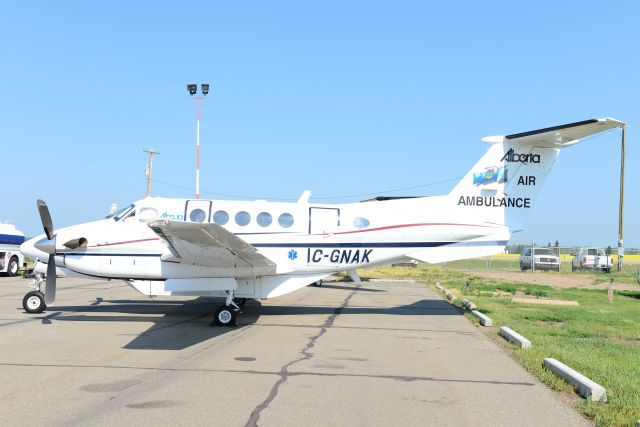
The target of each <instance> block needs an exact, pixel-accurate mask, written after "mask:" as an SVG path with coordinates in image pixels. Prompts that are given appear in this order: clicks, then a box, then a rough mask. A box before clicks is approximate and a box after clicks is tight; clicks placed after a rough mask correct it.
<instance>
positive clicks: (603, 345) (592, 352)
mask: <svg viewBox="0 0 640 427" xmlns="http://www.w3.org/2000/svg"><path fill="white" fill-rule="evenodd" d="M361 274H362V276H363V277H365V276H366V277H370V278H374V277H375V278H402V279H416V280H418V281H423V282H425V283H428V284H430V285H431V286H433V285H434V284H435V282H436V281H438V282H440V283H441V284H442V285H443V286H444V287H446V288H448V289H450V290H452V292H454V293H455V294H456V295H459V296H464V297H465V298H468V299H469V300H471V301H473V302H474V303H475V304H476V305H477V306H478V309H479V310H480V311H481V312H483V313H486V314H487V315H488V316H489V317H491V318H492V319H493V321H494V327H493V328H491V330H490V331H489V334H490V335H492V336H493V337H494V339H496V340H497V341H500V342H502V340H501V339H498V338H497V331H498V329H499V328H500V326H508V327H510V328H512V329H514V330H515V331H517V332H518V333H520V334H522V335H524V336H525V337H527V338H528V339H529V340H531V342H532V344H533V346H532V348H531V349H528V350H521V349H518V348H516V347H515V346H513V345H511V344H507V343H505V344H504V345H505V346H506V347H508V348H510V349H512V351H513V355H514V357H515V358H516V359H517V360H518V361H519V362H520V363H521V364H522V365H523V366H524V368H525V369H527V370H528V371H529V372H531V373H533V374H534V375H536V376H537V377H538V378H539V379H540V380H541V381H543V382H544V383H546V384H548V385H549V386H550V387H551V388H553V389H555V390H560V391H565V392H573V391H572V388H571V386H569V385H568V384H567V383H565V382H564V381H562V380H560V379H559V378H557V377H556V376H555V375H553V374H552V373H551V372H550V371H549V370H548V369H546V368H545V367H544V366H543V359H544V358H545V357H553V358H555V359H558V360H559V361H561V362H563V363H565V364H566V365H569V366H571V367H572V368H574V369H576V370H578V371H580V372H582V373H583V374H584V375H586V376H587V377H589V378H591V379H592V380H594V381H595V382H597V383H599V384H601V385H603V386H604V387H605V388H606V389H607V396H608V401H607V402H606V403H599V402H591V401H582V403H581V404H579V410H581V411H582V412H583V413H585V414H586V415H587V416H589V417H590V418H592V419H594V420H595V422H596V423H597V425H603V426H635V425H636V421H637V420H640V286H638V291H620V292H616V294H615V296H614V303H613V304H609V303H608V300H607V291H606V290H590V289H575V288H569V289H554V288H552V287H550V286H542V285H530V284H523V283H508V282H501V283H498V282H497V281H494V280H491V279H487V278H479V277H477V276H473V274H472V273H469V272H462V271H452V270H445V269H443V268H442V267H440V266H438V267H436V266H422V267H421V268H391V267H381V268H377V269H367V270H362V271H361ZM560 274H563V273H560ZM581 274H589V273H581ZM594 280H597V277H594ZM467 282H468V283H469V287H467V286H466V284H467ZM520 294H523V295H535V296H537V297H544V298H554V299H555V298H557V299H566V300H573V301H577V302H578V303H579V306H552V305H533V304H517V303H513V302H511V298H512V296H514V295H520ZM470 319H473V318H472V317H470ZM473 321H475V319H474V320H473Z"/></svg>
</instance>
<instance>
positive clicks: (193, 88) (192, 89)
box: [187, 83, 209, 199]
mask: <svg viewBox="0 0 640 427" xmlns="http://www.w3.org/2000/svg"><path fill="white" fill-rule="evenodd" d="M200 90H201V92H202V94H203V95H204V96H207V94H208V93H209V84H208V83H203V84H201V85H200ZM187 91H188V92H189V95H191V99H195V100H197V101H198V112H197V123H196V199H199V198H200V101H202V100H204V99H206V98H204V97H202V96H196V97H195V98H194V97H193V96H194V95H196V94H197V93H198V85H196V84H188V85H187Z"/></svg>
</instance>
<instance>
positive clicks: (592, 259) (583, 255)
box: [571, 248, 613, 273]
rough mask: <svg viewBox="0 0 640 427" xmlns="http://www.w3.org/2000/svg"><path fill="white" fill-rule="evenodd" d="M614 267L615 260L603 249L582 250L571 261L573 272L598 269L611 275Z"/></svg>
mask: <svg viewBox="0 0 640 427" xmlns="http://www.w3.org/2000/svg"><path fill="white" fill-rule="evenodd" d="M611 267H613V258H612V257H611V256H610V255H607V254H605V253H604V250H603V249H602V248H580V249H578V252H576V254H575V256H574V257H573V259H572V260H571V271H576V270H579V269H591V268H597V269H600V270H602V271H606V272H607V273H609V272H610V271H611Z"/></svg>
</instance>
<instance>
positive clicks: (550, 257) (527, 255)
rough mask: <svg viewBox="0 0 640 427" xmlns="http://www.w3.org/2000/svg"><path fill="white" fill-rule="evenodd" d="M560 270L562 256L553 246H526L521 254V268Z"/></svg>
mask: <svg viewBox="0 0 640 427" xmlns="http://www.w3.org/2000/svg"><path fill="white" fill-rule="evenodd" d="M532 268H533V269H534V270H555V271H560V258H559V257H558V256H557V255H556V253H555V252H554V250H553V249H551V248H524V250H523V251H522V253H521V254H520V270H522V271H525V270H531V269H532Z"/></svg>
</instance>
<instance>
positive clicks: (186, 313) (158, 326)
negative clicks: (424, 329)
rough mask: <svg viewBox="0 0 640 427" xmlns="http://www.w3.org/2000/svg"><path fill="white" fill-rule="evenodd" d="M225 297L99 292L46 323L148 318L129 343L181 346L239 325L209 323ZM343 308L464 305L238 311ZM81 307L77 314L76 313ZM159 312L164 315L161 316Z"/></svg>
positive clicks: (249, 309)
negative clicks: (117, 296) (118, 296)
mask: <svg viewBox="0 0 640 427" xmlns="http://www.w3.org/2000/svg"><path fill="white" fill-rule="evenodd" d="M222 301H223V299H220V298H207V297H200V298H196V299H194V300H190V301H170V300H167V301H164V300H162V301H158V300H156V301H153V300H103V299H101V298H96V302H95V303H93V304H91V305H82V306H54V307H51V308H49V311H48V312H47V313H45V314H47V315H46V316H45V317H43V318H42V323H43V324H51V323H53V322H58V321H65V322H148V323H153V326H151V327H150V328H149V329H147V330H146V331H144V332H142V333H140V334H138V335H137V336H136V337H135V338H134V339H133V340H132V341H131V342H129V343H128V344H127V345H126V346H124V348H127V349H136V350H182V349H185V348H188V347H191V346H193V345H196V344H198V343H201V342H204V341H207V340H210V339H212V338H216V337H219V336H221V335H224V334H226V333H228V332H231V331H234V330H237V329H236V328H229V327H210V326H209V325H210V323H211V321H212V320H213V313H214V311H215V309H216V308H217V307H218V306H219V305H220V304H221V303H222ZM338 310H340V314H341V315H344V316H350V315H360V314H382V315H394V316H398V315H399V316H403V315H413V316H416V315H418V316H422V315H461V311H460V310H459V309H457V308H455V307H453V306H451V305H450V304H448V303H446V302H445V301H441V300H420V301H416V302H414V303H412V304H409V305H404V306H396V307H362V306H361V307H350V306H345V307H341V306H339V305H336V306H335V307H332V306H291V305H262V304H261V303H260V301H255V300H249V301H248V302H247V304H246V305H245V307H244V311H243V312H242V314H240V315H239V316H238V327H239V328H242V327H246V326H250V325H253V324H254V323H256V322H257V320H258V319H259V318H260V317H263V316H281V315H284V316H297V315H326V316H330V315H332V314H335V313H337V312H338ZM74 313H77V314H74ZM160 315H164V316H162V317H160Z"/></svg>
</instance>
